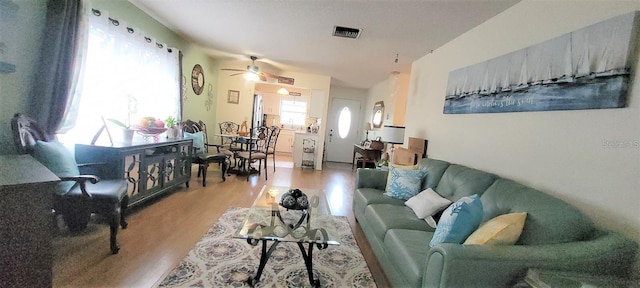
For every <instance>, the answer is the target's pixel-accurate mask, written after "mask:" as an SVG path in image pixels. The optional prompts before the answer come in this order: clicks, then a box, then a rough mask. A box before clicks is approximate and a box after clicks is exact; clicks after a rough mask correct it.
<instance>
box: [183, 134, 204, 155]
mask: <svg viewBox="0 0 640 288" xmlns="http://www.w3.org/2000/svg"><path fill="white" fill-rule="evenodd" d="M184 138H185V139H193V147H195V148H196V155H197V154H204V134H203V133H202V131H199V132H196V133H188V132H184Z"/></svg>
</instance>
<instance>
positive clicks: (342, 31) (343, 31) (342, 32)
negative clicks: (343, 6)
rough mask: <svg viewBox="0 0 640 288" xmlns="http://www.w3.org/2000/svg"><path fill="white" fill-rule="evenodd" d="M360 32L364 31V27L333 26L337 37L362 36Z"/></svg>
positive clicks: (352, 37) (353, 37)
mask: <svg viewBox="0 0 640 288" xmlns="http://www.w3.org/2000/svg"><path fill="white" fill-rule="evenodd" d="M360 33H362V29H358V28H350V27H343V26H334V27H333V36H336V37H344V38H351V39H356V38H358V37H360Z"/></svg>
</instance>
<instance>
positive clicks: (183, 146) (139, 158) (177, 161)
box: [75, 138, 193, 207]
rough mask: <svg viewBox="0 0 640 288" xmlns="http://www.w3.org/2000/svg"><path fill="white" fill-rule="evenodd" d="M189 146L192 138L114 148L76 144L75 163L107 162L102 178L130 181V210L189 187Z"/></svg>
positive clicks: (163, 140)
mask: <svg viewBox="0 0 640 288" xmlns="http://www.w3.org/2000/svg"><path fill="white" fill-rule="evenodd" d="M149 140H151V139H149ZM192 145H193V140H192V139H182V138H170V139H166V138H158V139H156V140H155V141H154V142H151V141H149V142H136V141H134V142H132V143H114V144H113V145H89V144H76V148H75V149H76V161H77V162H78V163H96V162H104V163H108V164H107V166H108V167H107V168H106V169H105V171H102V172H103V173H104V175H105V176H104V177H105V178H107V177H108V178H124V179H127V180H129V187H128V193H129V198H130V202H129V207H133V206H136V205H139V204H141V203H144V201H147V200H149V199H151V198H153V197H155V196H158V195H160V194H162V193H165V192H168V191H170V190H171V189H172V188H174V187H177V186H178V185H180V184H182V183H184V184H185V185H186V186H187V187H189V178H191V153H192V148H191V147H192Z"/></svg>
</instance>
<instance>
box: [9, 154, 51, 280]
mask: <svg viewBox="0 0 640 288" xmlns="http://www.w3.org/2000/svg"><path fill="white" fill-rule="evenodd" d="M57 182H60V178H58V177H57V176H56V175H54V174H53V173H52V172H51V171H49V169H47V168H46V167H44V165H42V164H40V162H38V161H36V160H35V159H33V158H32V157H31V156H29V155H0V228H1V229H0V287H51V286H52V285H53V283H52V282H53V281H52V279H53V272H52V271H53V270H52V267H53V252H52V251H53V247H52V244H51V241H52V227H53V221H52V220H53V213H51V208H52V207H53V191H54V189H55V188H54V187H55V185H56V183H57Z"/></svg>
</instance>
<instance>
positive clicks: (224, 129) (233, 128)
mask: <svg viewBox="0 0 640 288" xmlns="http://www.w3.org/2000/svg"><path fill="white" fill-rule="evenodd" d="M218 125H219V126H220V134H238V131H239V129H240V125H238V123H235V122H231V121H224V122H220V123H219V124H218ZM220 144H222V145H224V146H229V145H234V144H235V143H234V141H233V139H231V138H229V137H220Z"/></svg>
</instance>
